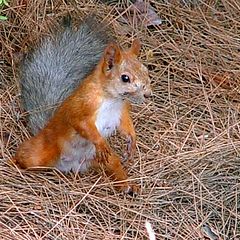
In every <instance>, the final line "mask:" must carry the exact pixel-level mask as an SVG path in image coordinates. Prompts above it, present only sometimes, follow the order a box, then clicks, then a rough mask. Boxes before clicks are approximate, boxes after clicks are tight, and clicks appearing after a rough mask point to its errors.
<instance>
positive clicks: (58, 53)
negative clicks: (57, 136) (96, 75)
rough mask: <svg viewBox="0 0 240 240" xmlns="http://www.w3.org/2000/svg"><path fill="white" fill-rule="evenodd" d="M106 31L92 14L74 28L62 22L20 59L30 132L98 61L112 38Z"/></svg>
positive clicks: (24, 102) (36, 129) (48, 116)
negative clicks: (60, 28)
mask: <svg viewBox="0 0 240 240" xmlns="http://www.w3.org/2000/svg"><path fill="white" fill-rule="evenodd" d="M106 32H107V31H106V29H105V28H104V26H103V25H102V24H100V23H98V22H97V21H96V19H95V18H93V17H88V18H87V19H85V20H84V21H83V22H82V23H81V24H80V26H79V27H78V28H77V30H74V29H73V28H72V26H71V24H70V23H69V24H68V26H66V24H65V28H64V29H63V30H62V31H58V32H57V33H55V34H54V35H53V36H51V37H48V38H45V39H43V40H42V41H41V43H40V44H39V46H38V47H37V48H36V49H35V50H33V51H32V52H31V53H29V54H28V55H27V56H26V57H25V59H24V60H23V61H22V64H21V76H20V78H21V79H20V85H21V92H22V102H23V107H24V109H25V110H26V111H28V112H29V118H28V124H29V127H30V129H31V131H32V133H33V134H36V133H37V132H38V131H39V130H40V129H42V128H43V127H44V125H45V124H46V122H47V121H48V120H49V118H50V117H52V115H53V112H54V109H55V108H56V106H57V105H58V104H59V103H61V102H62V101H63V100H64V99H66V97H68V96H69V95H70V94H71V92H72V91H73V90H74V89H75V88H76V87H77V86H78V85H79V84H80V82H81V80H83V79H84V78H85V77H86V76H87V75H89V74H90V73H91V71H92V70H93V69H94V68H95V66H96V65H97V64H98V62H99V60H100V58H101V56H102V54H103V52H104V49H105V48H106V46H107V44H108V43H109V42H110V39H111V38H110V36H109V35H108V34H107V33H106Z"/></svg>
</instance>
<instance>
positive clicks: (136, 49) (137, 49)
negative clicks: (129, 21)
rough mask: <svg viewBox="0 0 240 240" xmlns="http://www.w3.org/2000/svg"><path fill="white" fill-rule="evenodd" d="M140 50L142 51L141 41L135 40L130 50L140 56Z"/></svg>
mask: <svg viewBox="0 0 240 240" xmlns="http://www.w3.org/2000/svg"><path fill="white" fill-rule="evenodd" d="M140 50H141V42H140V40H139V39H137V38H136V39H134V40H133V42H132V46H131V48H130V51H131V52H132V53H133V54H134V55H136V56H138V55H139V54H140Z"/></svg>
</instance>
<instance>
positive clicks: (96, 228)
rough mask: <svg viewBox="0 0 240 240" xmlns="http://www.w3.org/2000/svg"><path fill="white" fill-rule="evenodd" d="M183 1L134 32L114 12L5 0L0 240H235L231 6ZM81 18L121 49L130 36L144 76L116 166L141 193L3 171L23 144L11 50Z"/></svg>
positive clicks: (167, 4)
mask: <svg viewBox="0 0 240 240" xmlns="http://www.w3.org/2000/svg"><path fill="white" fill-rule="evenodd" d="M183 2H186V1H180V2H177V1H154V0H153V1H151V3H152V4H153V5H154V7H155V9H157V12H158V14H159V16H160V17H161V18H162V20H163V23H162V25H160V26H157V27H150V28H145V27H143V26H131V25H130V24H129V25H127V24H123V23H120V22H119V21H118V19H119V13H118V11H117V8H116V5H114V3H112V4H111V5H107V4H104V3H102V2H98V3H97V2H96V1H93V0H92V1H74V0H73V1H63V0H62V1H61V0H56V1H37V0H30V1H26V0H12V1H10V6H8V7H6V8H5V10H4V11H3V14H5V15H7V16H8V20H7V21H4V22H1V25H0V31H1V32H0V38H1V39H0V41H1V44H2V46H1V55H0V80H1V87H0V101H1V105H0V117H1V125H0V141H1V142H0V144H1V151H0V157H1V161H0V239H17V240H21V239H68V240H70V239H148V237H147V233H146V229H145V227H144V224H145V221H146V220H148V221H149V222H150V223H151V224H152V226H153V228H154V230H155V234H156V238H157V239H169V240H172V239H228V240H229V239H240V213H239V210H240V200H239V199H240V195H239V193H240V159H239V149H240V140H239V139H240V134H239V132H240V131H239V130H240V125H239V109H240V99H239V97H240V92H239V79H240V78H239V74H240V69H239V63H240V38H239V36H240V15H239V10H240V4H239V1H237V0H229V1H225V0H222V1H220V0H219V1H217V0H212V1H199V3H196V4H195V5H194V6H186V5H184V4H183ZM194 2H197V1H194ZM92 10H97V12H98V14H99V15H101V16H102V17H103V18H107V19H108V20H109V21H111V22H112V25H113V28H114V31H115V33H116V35H117V37H118V39H119V42H120V43H122V44H123V45H124V44H127V43H129V42H130V39H131V38H132V37H133V36H138V37H139V38H140V39H141V41H142V42H143V50H142V55H141V58H142V59H143V61H144V62H145V64H146V65H148V67H149V69H150V74H151V77H152V87H153V90H154V95H153V97H152V99H151V101H149V102H147V103H146V104H145V105H142V106H134V108H133V118H134V123H135V126H136V131H137V135H138V143H137V153H136V155H135V158H134V161H133V162H131V163H129V164H128V165H127V168H128V171H129V176H130V178H131V179H133V180H134V181H137V182H139V184H140V185H141V187H142V191H141V194H140V195H139V196H137V197H136V198H130V197H126V196H123V195H121V194H118V193H115V192H114V190H113V188H112V186H111V184H110V183H109V181H108V179H107V178H104V177H102V174H100V173H99V174H96V173H93V172H89V173H88V174H85V175H83V176H79V175H71V174H70V175H67V176H64V175H62V174H61V173H59V172H57V171H51V170H49V171H46V172H21V171H19V170H18V169H17V168H15V167H12V166H10V165H9V164H7V163H6V161H7V160H8V159H10V158H11V155H12V154H14V152H15V150H16V148H17V146H18V145H19V144H20V142H21V141H23V140H24V139H26V138H27V137H28V136H29V133H28V130H27V129H26V126H25V125H26V124H25V116H26V114H25V113H24V112H22V111H21V110H20V103H19V88H18V74H17V61H18V58H19V55H20V52H21V51H25V50H26V46H30V45H31V44H34V42H35V41H37V39H38V37H39V36H40V35H41V34H43V33H44V30H45V28H46V26H48V24H49V23H51V22H53V21H55V19H59V18H60V17H61V16H63V15H64V14H66V13H67V12H71V13H76V15H79V16H80V17H82V16H83V15H86V14H88V13H89V12H90V11H92ZM112 142H113V143H112V146H113V147H114V148H116V149H118V150H119V151H120V150H121V149H122V148H123V145H122V144H123V141H122V140H119V138H118V137H114V138H113V139H112ZM211 231H213V232H214V233H215V235H211V234H210V233H211Z"/></svg>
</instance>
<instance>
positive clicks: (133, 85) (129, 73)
mask: <svg viewBox="0 0 240 240" xmlns="http://www.w3.org/2000/svg"><path fill="white" fill-rule="evenodd" d="M140 48H141V45H140V41H139V40H134V41H133V43H132V46H131V47H130V48H129V49H127V50H122V49H120V47H119V46H118V45H117V44H114V43H111V44H109V45H108V46H107V48H106V49H105V52H104V56H103V64H102V72H103V74H104V75H105V77H104V79H105V80H106V81H107V82H106V84H104V90H105V91H106V93H107V94H109V95H110V96H111V97H114V98H120V99H123V100H129V101H130V102H132V103H142V102H143V101H144V100H145V98H147V97H149V96H150V95H151V88H150V78H149V74H148V69H147V68H146V67H145V66H144V65H143V64H142V63H141V62H140V61H139V60H138V59H137V57H138V55H139V53H140Z"/></svg>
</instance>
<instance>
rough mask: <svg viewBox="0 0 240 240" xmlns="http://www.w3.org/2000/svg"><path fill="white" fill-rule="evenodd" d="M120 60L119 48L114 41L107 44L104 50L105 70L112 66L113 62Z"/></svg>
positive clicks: (116, 62)
mask: <svg viewBox="0 0 240 240" xmlns="http://www.w3.org/2000/svg"><path fill="white" fill-rule="evenodd" d="M120 61H121V50H120V48H119V46H118V45H117V44H115V43H111V44H109V45H108V46H107V48H106V49H105V52H104V63H105V67H106V69H107V70H110V69H112V68H113V66H114V65H115V64H118V63H120Z"/></svg>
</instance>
